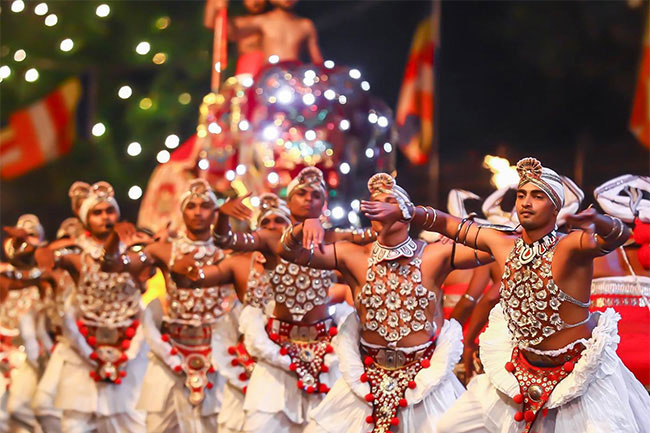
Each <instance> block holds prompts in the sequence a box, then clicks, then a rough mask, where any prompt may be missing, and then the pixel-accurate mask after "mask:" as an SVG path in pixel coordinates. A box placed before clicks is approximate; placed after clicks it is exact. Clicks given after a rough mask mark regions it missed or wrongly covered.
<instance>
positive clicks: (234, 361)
mask: <svg viewBox="0 0 650 433" xmlns="http://www.w3.org/2000/svg"><path fill="white" fill-rule="evenodd" d="M230 365H232V366H233V367H237V366H238V365H239V359H237V358H235V359H233V360H232V361H230Z"/></svg>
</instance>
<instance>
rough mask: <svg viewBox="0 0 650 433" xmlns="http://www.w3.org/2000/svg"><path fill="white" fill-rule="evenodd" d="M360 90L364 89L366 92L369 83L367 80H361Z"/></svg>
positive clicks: (368, 88)
mask: <svg viewBox="0 0 650 433" xmlns="http://www.w3.org/2000/svg"><path fill="white" fill-rule="evenodd" d="M361 90H365V91H366V92H367V91H368V90H370V83H369V82H367V81H362V82H361Z"/></svg>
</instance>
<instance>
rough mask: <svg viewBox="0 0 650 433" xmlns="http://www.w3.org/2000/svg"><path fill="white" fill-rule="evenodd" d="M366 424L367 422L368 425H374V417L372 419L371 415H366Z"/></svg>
mask: <svg viewBox="0 0 650 433" xmlns="http://www.w3.org/2000/svg"><path fill="white" fill-rule="evenodd" d="M366 422H367V423H368V424H372V423H374V422H375V417H373V416H372V415H368V416H367V417H366Z"/></svg>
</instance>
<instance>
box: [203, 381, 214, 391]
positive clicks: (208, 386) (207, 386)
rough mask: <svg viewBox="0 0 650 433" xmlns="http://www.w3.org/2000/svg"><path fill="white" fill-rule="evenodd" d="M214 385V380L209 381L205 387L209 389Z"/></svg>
mask: <svg viewBox="0 0 650 433" xmlns="http://www.w3.org/2000/svg"><path fill="white" fill-rule="evenodd" d="M213 386H214V385H213V384H212V382H208V384H207V385H206V386H205V387H206V388H208V389H212V387H213Z"/></svg>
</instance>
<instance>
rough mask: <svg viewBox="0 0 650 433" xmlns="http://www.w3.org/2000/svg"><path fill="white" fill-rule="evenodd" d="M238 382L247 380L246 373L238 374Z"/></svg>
mask: <svg viewBox="0 0 650 433" xmlns="http://www.w3.org/2000/svg"><path fill="white" fill-rule="evenodd" d="M239 380H241V381H242V382H244V381H245V380H248V376H246V373H239Z"/></svg>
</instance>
